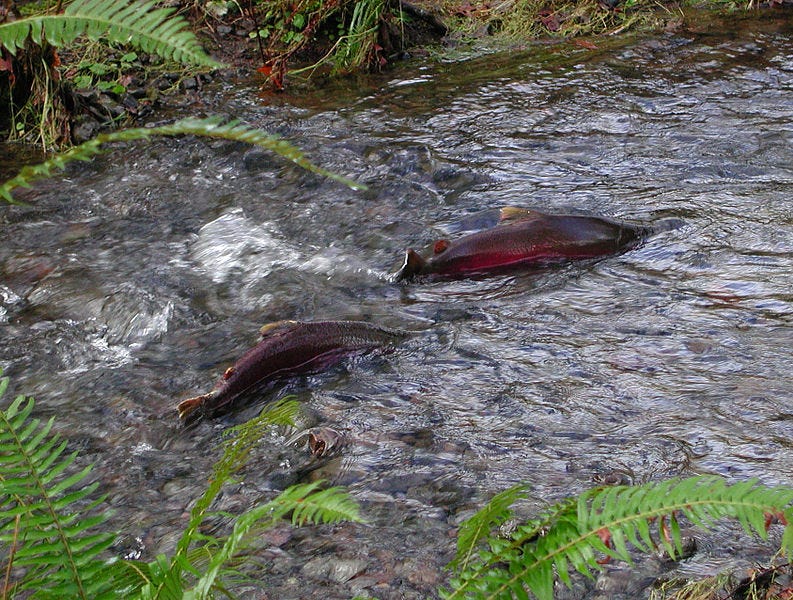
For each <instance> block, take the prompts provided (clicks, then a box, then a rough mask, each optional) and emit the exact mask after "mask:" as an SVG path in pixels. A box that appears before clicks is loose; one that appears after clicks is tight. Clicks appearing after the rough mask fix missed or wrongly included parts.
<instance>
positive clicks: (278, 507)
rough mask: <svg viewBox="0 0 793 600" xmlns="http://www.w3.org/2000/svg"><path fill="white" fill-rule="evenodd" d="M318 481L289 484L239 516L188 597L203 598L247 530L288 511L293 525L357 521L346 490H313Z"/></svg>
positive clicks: (270, 522) (264, 525) (272, 521)
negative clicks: (261, 503) (262, 503)
mask: <svg viewBox="0 0 793 600" xmlns="http://www.w3.org/2000/svg"><path fill="white" fill-rule="evenodd" d="M322 484H323V482H322V481H315V482H312V483H307V484H301V485H295V486H292V487H290V488H287V489H286V490H284V491H283V492H282V493H281V494H279V495H278V496H277V497H276V498H274V499H273V500H271V501H270V502H268V503H267V504H264V505H262V506H257V507H256V508H254V509H252V510H250V511H248V512H246V513H245V514H243V515H242V516H240V517H239V518H238V519H237V520H236V522H235V523H234V529H233V531H232V532H231V534H230V535H229V537H228V538H227V539H226V542H225V543H224V544H223V547H222V548H221V549H220V551H219V552H218V553H217V554H216V555H215V556H214V557H213V559H212V562H211V563H210V565H209V567H208V568H207V569H206V572H205V574H204V575H203V576H202V577H201V579H199V581H198V583H197V584H196V586H195V588H194V589H193V590H192V592H191V595H190V597H194V598H205V597H207V595H208V594H209V591H210V589H211V588H212V586H213V585H214V584H215V580H216V579H217V577H218V574H219V573H220V571H221V568H222V567H223V565H225V564H226V563H228V562H229V561H230V560H231V559H232V558H233V557H234V556H235V555H236V554H237V553H239V552H240V550H241V549H242V548H243V547H244V545H245V541H246V539H248V538H249V535H250V533H251V531H252V530H254V529H255V530H259V529H262V528H267V527H271V526H273V525H275V524H277V523H278V522H280V521H281V519H283V518H284V517H285V516H286V515H287V514H289V513H290V512H291V513H292V523H293V524H295V525H305V524H306V523H313V524H318V523H337V522H339V521H358V522H360V521H361V517H360V514H359V511H358V505H357V503H356V502H355V501H354V500H353V499H352V498H350V496H349V495H348V494H347V493H346V492H344V491H343V490H341V489H339V488H328V489H325V490H321V491H317V489H318V488H319V487H320V486H321V485H322Z"/></svg>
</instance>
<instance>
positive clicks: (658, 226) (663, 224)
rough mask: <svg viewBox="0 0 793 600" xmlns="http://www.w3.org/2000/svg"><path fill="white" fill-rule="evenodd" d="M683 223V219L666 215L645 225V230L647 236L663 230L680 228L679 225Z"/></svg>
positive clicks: (681, 225) (683, 224)
mask: <svg viewBox="0 0 793 600" xmlns="http://www.w3.org/2000/svg"><path fill="white" fill-rule="evenodd" d="M685 224H686V222H685V221H684V220H683V219H679V218H677V217H666V218H664V219H659V220H658V221H656V222H655V223H653V224H652V225H651V226H649V227H645V230H646V232H647V235H648V236H649V235H654V234H656V233H661V232H664V231H673V230H675V229H680V228H681V227H683V226H685Z"/></svg>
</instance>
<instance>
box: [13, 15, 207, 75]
mask: <svg viewBox="0 0 793 600" xmlns="http://www.w3.org/2000/svg"><path fill="white" fill-rule="evenodd" d="M156 4H157V3H156V2H154V1H150V0H146V1H143V2H135V1H131V0H75V1H74V2H72V3H71V4H69V5H68V6H67V7H66V10H65V11H64V12H63V14H53V15H47V14H45V15H33V16H29V17H25V18H22V19H18V20H16V21H11V22H9V23H2V24H0V46H2V47H4V48H6V49H7V50H8V51H9V52H11V53H16V51H17V50H18V49H20V48H24V47H25V44H26V43H27V40H28V39H32V40H33V41H34V42H35V43H37V44H42V43H43V42H44V41H45V40H46V42H47V43H49V44H51V45H53V46H56V47H60V46H66V45H69V44H71V43H72V42H74V40H75V39H77V37H79V36H81V35H85V36H87V37H88V38H89V39H91V40H101V41H103V42H117V43H122V44H130V45H132V46H134V47H136V48H140V49H141V50H143V51H145V52H150V53H154V54H158V55H160V56H162V57H163V58H166V59H171V60H174V61H176V62H181V63H185V64H192V65H199V66H205V67H218V66H220V64H219V63H218V62H216V61H215V60H213V59H212V58H210V57H209V56H208V55H207V54H206V53H205V52H204V50H203V49H202V48H201V46H200V44H199V43H198V40H197V39H196V37H195V36H194V35H193V33H192V32H191V31H189V30H187V29H186V28H185V26H186V22H185V21H184V19H182V18H181V17H175V16H173V10H172V9H168V8H156Z"/></svg>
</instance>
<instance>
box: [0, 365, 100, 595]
mask: <svg viewBox="0 0 793 600" xmlns="http://www.w3.org/2000/svg"><path fill="white" fill-rule="evenodd" d="M7 385H8V379H7V378H3V379H0V396H1V395H2V394H3V392H5V390H6V388H7ZM33 406H34V401H33V399H31V398H25V397H23V396H19V397H17V398H16V399H15V400H14V401H13V402H12V403H11V405H10V406H9V407H8V408H7V409H6V410H4V411H0V515H1V516H2V517H3V518H4V519H5V520H4V521H3V522H2V523H0V542H2V543H5V544H8V545H9V547H11V546H12V545H15V552H14V564H15V565H16V566H18V567H26V569H23V570H24V575H23V579H22V580H21V581H18V582H16V583H15V584H14V587H15V589H18V590H20V591H22V592H24V591H26V590H35V591H36V593H38V594H39V595H50V594H52V595H67V596H69V597H77V598H98V597H101V596H102V595H106V594H108V593H109V589H108V588H107V586H106V580H105V579H104V577H101V576H100V575H101V568H103V567H104V566H105V564H106V563H105V561H102V560H100V559H99V555H100V554H101V553H102V552H103V551H104V550H105V549H106V548H107V547H108V546H109V545H110V544H111V543H112V542H113V539H114V536H112V535H111V534H104V533H94V529H95V528H96V527H97V526H99V525H101V524H102V523H103V522H104V521H105V520H106V517H105V516H104V515H96V516H91V517H88V516H86V515H85V509H84V508H80V507H79V506H75V505H76V504H78V503H84V502H85V500H86V499H87V498H88V497H89V496H90V495H91V494H92V493H93V492H94V490H95V489H96V485H97V484H91V485H88V486H85V485H83V484H84V481H85V479H86V477H87V476H88V475H89V473H90V471H91V468H90V467H87V468H84V469H81V470H79V471H77V472H75V473H71V474H68V469H69V467H71V466H72V464H73V462H74V460H75V457H76V455H75V454H69V455H66V456H65V457H64V456H63V451H64V449H65V443H64V442H62V441H60V440H59V439H58V437H57V436H52V435H50V428H51V426H52V421H51V420H50V421H48V422H47V423H45V424H44V425H41V423H40V421H39V420H37V419H31V418H30V415H31V413H32V410H33ZM100 500H101V499H100ZM96 502H98V501H96ZM96 502H94V503H92V504H90V505H89V507H88V510H90V508H91V507H92V506H94V505H95V504H96ZM12 517H13V518H12ZM91 573H94V574H95V576H94V577H91V576H90V574H91Z"/></svg>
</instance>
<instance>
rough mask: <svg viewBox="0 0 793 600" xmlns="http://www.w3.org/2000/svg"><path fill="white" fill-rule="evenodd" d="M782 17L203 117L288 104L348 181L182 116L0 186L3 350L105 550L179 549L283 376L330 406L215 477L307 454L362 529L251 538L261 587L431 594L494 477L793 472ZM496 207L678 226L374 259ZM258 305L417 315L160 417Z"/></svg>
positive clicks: (258, 121) (620, 591)
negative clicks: (509, 261)
mask: <svg viewBox="0 0 793 600" xmlns="http://www.w3.org/2000/svg"><path fill="white" fill-rule="evenodd" d="M792 29H793V28H792V27H791V26H790V24H789V23H788V22H786V21H784V20H780V21H775V20H773V19H772V18H770V17H768V16H766V18H765V19H764V20H763V21H760V22H750V23H748V24H746V25H745V26H736V27H735V28H734V29H729V28H725V29H723V30H722V31H721V32H720V33H719V34H718V35H714V34H710V35H707V34H698V33H694V32H687V31H686V32H682V33H676V34H669V35H665V36H661V37H657V38H651V39H644V40H640V41H636V42H633V43H629V44H627V45H626V44H624V43H623V44H621V45H616V44H615V45H614V46H613V47H607V46H604V47H603V48H601V49H596V50H591V49H583V48H580V47H577V46H574V45H572V44H569V45H559V46H552V47H543V48H540V49H536V50H532V51H527V52H525V53H512V54H501V55H491V56H487V57H485V58H472V59H470V60H467V61H463V62H461V63H449V64H445V63H441V64H437V63H427V64H424V63H422V62H420V61H418V62H413V63H411V64H408V65H405V66H400V67H398V68H397V69H396V70H394V71H390V72H388V73H384V74H382V75H378V76H373V77H370V78H359V79H355V80H342V81H339V82H337V83H333V84H329V85H328V86H327V87H324V88H322V89H319V90H317V91H316V92H314V93H312V94H310V95H308V96H301V95H299V94H297V93H295V94H293V95H290V94H289V93H287V94H285V95H281V96H276V97H272V96H261V95H260V94H259V92H258V90H257V88H256V83H255V82H251V81H237V82H227V83H225V84H223V85H222V86H218V88H216V89H215V90H214V91H209V92H206V95H205V104H204V105H198V106H197V108H195V110H194V114H197V113H201V112H202V111H203V112H205V113H206V114H218V113H220V114H228V115H230V116H234V117H237V118H241V119H243V120H244V121H245V122H246V123H248V124H250V125H253V126H257V127H260V128H263V129H265V130H267V131H271V132H275V133H279V134H281V135H282V136H284V137H285V138H287V139H288V140H290V141H293V142H294V143H295V144H296V145H298V146H299V147H300V148H301V149H303V150H304V151H305V152H306V153H307V154H308V155H309V156H310V157H311V158H312V160H314V161H315V162H316V163H317V164H319V165H322V166H323V167H326V168H328V169H331V170H334V171H336V172H338V173H341V174H343V175H346V176H349V177H352V178H355V179H357V180H359V181H361V182H363V183H365V184H366V185H368V187H369V189H368V191H366V192H356V191H352V190H350V189H347V188H346V187H344V186H342V185H340V184H337V183H334V182H332V181H330V180H327V179H324V178H321V177H318V176H316V175H313V174H310V173H307V172H305V171H303V170H301V169H300V168H298V167H296V166H294V165H292V164H291V163H287V162H285V161H283V160H281V159H280V158H278V157H275V156H273V155H271V154H269V153H268V152H266V151H264V150H260V149H251V148H250V147H247V146H245V145H243V144H237V143H228V142H222V141H207V140H197V139H193V138H184V139H163V140H156V141H152V142H150V143H147V144H137V145H130V146H126V147H123V148H119V149H117V150H115V151H114V152H112V153H111V154H108V155H106V156H105V157H102V158H99V159H97V160H96V161H94V162H93V163H91V164H88V165H83V164H80V165H77V166H73V167H71V168H70V169H69V170H68V171H67V173H66V174H65V175H63V176H57V177H54V178H53V179H50V180H47V181H45V182H42V183H41V184H40V185H38V186H37V187H36V188H35V190H34V191H32V192H27V193H25V194H23V196H22V197H23V199H25V200H27V201H28V202H30V203H31V207H29V208H24V207H4V208H2V209H0V219H2V222H3V226H2V231H3V238H2V242H1V243H0V267H2V280H0V366H2V368H3V369H4V371H5V374H6V375H8V376H10V377H11V379H12V389H13V393H25V394H30V395H34V396H35V397H36V398H37V401H38V403H37V407H38V412H39V413H40V414H41V415H44V416H47V415H56V416H57V425H56V427H57V429H58V431H59V432H60V433H61V434H62V435H64V436H66V437H67V438H68V439H69V440H70V447H72V448H73V449H75V450H80V452H81V456H82V457H83V459H84V460H85V461H86V462H87V461H92V462H95V463H96V464H97V466H96V469H95V471H94V476H95V477H96V478H97V480H99V481H100V482H101V486H102V487H101V489H102V490H103V491H104V492H105V493H107V495H108V502H109V505H110V507H111V508H112V509H113V511H114V512H113V516H112V520H111V523H112V525H113V526H114V527H117V528H118V529H119V530H120V531H121V532H122V534H123V535H122V538H121V542H120V544H119V545H118V546H117V547H116V548H115V551H116V552H118V554H119V555H126V556H140V557H142V558H145V559H151V558H152V557H153V556H154V555H156V554H157V553H158V552H168V551H170V550H172V548H173V544H174V542H175V539H176V538H177V536H178V535H179V533H180V532H181V530H182V528H183V527H184V525H185V523H186V515H187V511H188V510H189V508H190V506H191V502H192V501H193V500H194V499H195V498H197V497H198V496H199V495H200V493H201V492H202V491H203V489H204V486H205V485H206V482H207V477H208V475H209V473H210V469H211V465H212V464H213V462H214V461H215V460H216V459H217V458H218V456H219V451H218V443H219V442H220V440H221V434H222V432H223V431H224V430H225V429H227V428H228V427H229V426H231V425H232V424H235V423H240V422H243V421H244V420H246V419H248V418H250V417H252V416H254V415H256V414H258V412H259V411H260V410H261V408H262V407H263V406H264V405H265V403H266V402H268V401H270V400H272V399H274V398H277V397H281V396H284V395H288V394H294V395H295V396H296V397H297V398H298V399H300V401H301V404H302V406H303V408H304V414H303V416H302V417H301V422H300V423H299V425H300V427H303V428H305V427H310V426H315V425H323V426H328V427H332V428H335V429H337V430H339V431H340V432H342V433H344V434H345V435H346V438H347V443H346V446H345V447H344V449H343V452H342V453H341V455H340V456H338V457H336V458H334V459H333V460H330V461H321V462H319V463H315V462H312V459H311V457H310V456H309V455H308V453H307V452H306V450H305V449H304V448H300V447H298V446H288V445H287V444H286V442H287V440H288V439H289V437H290V436H291V434H292V433H294V432H293V431H286V430H279V431H274V432H273V434H272V435H271V436H269V437H268V438H267V439H265V440H263V441H262V447H261V448H260V449H259V450H257V453H256V456H255V458H254V460H253V461H252V462H251V464H250V466H249V467H248V468H247V469H246V470H245V472H244V475H243V478H242V480H241V482H240V483H239V484H238V485H236V486H233V487H231V488H230V490H229V491H228V492H226V493H224V495H223V497H222V498H221V500H220V506H219V508H221V509H224V510H230V511H237V512H239V511H241V510H243V509H245V508H249V507H251V506H253V505H255V504H256V503H259V502H262V501H264V500H266V499H269V498H271V497H272V496H273V495H274V494H275V493H276V492H277V491H279V490H281V489H283V488H284V487H285V486H287V485H289V484H291V483H295V482H297V481H306V480H311V479H316V478H326V479H329V480H331V481H332V482H334V483H337V484H340V485H344V486H345V487H346V488H347V489H348V490H349V491H350V492H351V494H352V495H353V496H354V497H355V498H356V499H357V500H358V501H359V502H360V503H361V505H362V509H363V514H364V515H365V516H366V518H367V520H368V524H366V525H349V524H345V525H340V526H334V527H329V526H328V527H318V528H308V529H305V530H299V531H294V530H290V529H289V528H288V527H283V528H279V529H277V530H275V531H274V532H271V533H269V534H268V535H267V536H265V537H264V538H263V539H262V540H261V547H262V551H261V554H262V557H263V558H264V559H265V562H266V564H267V565H268V566H267V567H266V568H263V570H262V571H261V572H260V573H259V576H261V577H262V578H264V579H265V580H266V581H267V583H268V586H269V588H268V589H269V591H268V596H267V597H270V598H281V599H290V598H295V599H297V598H323V599H331V598H349V597H352V596H353V595H355V594H357V593H362V594H370V595H372V596H375V597H378V598H423V597H433V596H434V594H435V589H436V588H437V586H438V585H439V584H440V583H442V582H443V580H444V576H445V575H444V571H443V565H444V564H445V563H446V562H447V561H448V560H449V559H450V558H451V556H452V554H453V548H454V543H455V530H456V527H457V525H458V524H459V522H460V521H461V520H462V519H464V518H466V517H467V516H470V514H472V512H473V510H475V509H476V508H478V507H479V506H481V505H482V503H483V502H485V501H486V500H487V499H489V498H490V497H491V496H492V495H493V494H495V493H496V492H498V491H500V490H502V489H504V488H506V487H508V486H510V485H512V484H515V483H517V482H526V483H528V484H530V485H531V492H530V498H529V499H528V500H527V501H526V502H524V503H523V504H522V505H520V507H519V510H520V512H521V514H532V512H534V511H536V510H538V509H539V508H540V507H542V506H544V505H545V503H546V502H549V501H555V500H558V499H561V498H563V497H565V496H568V495H572V494H576V493H578V492H581V491H583V490H586V489H588V488H590V487H592V486H593V485H596V484H598V483H599V482H602V481H604V480H607V481H623V482H636V483H640V482H646V481H656V480H663V479H667V478H670V477H674V476H686V475H691V474H709V473H710V474H713V473H715V474H719V475H723V476H726V477H727V478H728V479H730V480H731V481H739V480H745V479H748V478H753V477H756V478H758V479H759V480H760V481H762V482H763V483H765V484H769V485H791V484H793V476H792V475H791V473H793V452H792V451H791V450H792V448H791V446H793V435H792V434H793V410H792V409H791V390H793V372H792V371H791V368H790V364H791V363H790V360H791V359H790V348H791V346H792V345H793V333H792V332H791V321H792V320H793V292H791V284H792V283H793V276H791V273H793V203H791V200H790V194H791V191H792V188H793V170H792V168H791V165H793V38H791V36H790V34H791V32H792V31H791V30H792ZM503 205H520V206H526V207H531V208H535V209H540V210H547V211H552V212H566V211H575V212H584V213H590V214H600V215H606V216H609V217H613V218H617V219H624V220H627V221H631V222H635V223H642V224H653V223H657V222H659V221H662V220H669V219H679V220H680V225H679V226H678V227H676V228H671V229H667V230H664V231H660V232H659V233H657V234H656V235H654V236H652V237H651V238H649V239H648V240H647V241H646V242H645V243H644V244H643V245H641V246H640V247H638V248H637V249H634V250H632V251H630V252H627V253H625V254H622V255H619V256H613V257H608V258H605V259H602V260H597V261H588V262H585V263H580V264H573V265H564V266H559V267H556V268H552V269H547V270H544V271H535V272H531V273H508V274H501V275H498V276H494V277H491V278H477V279H475V280H462V281H443V282H416V283H410V284H394V283H391V282H390V281H389V280H388V274H389V273H390V272H393V270H395V268H396V267H398V266H399V263H400V259H401V254H402V253H403V252H404V250H405V249H406V248H408V247H416V248H422V247H424V246H426V245H427V244H428V243H430V242H432V241H433V240H435V239H437V238H439V237H454V236H456V235H460V234H462V233H463V232H464V231H466V230H473V229H476V228H479V227H482V226H486V225H488V224H489V219H490V218H491V216H492V212H489V209H492V208H493V207H498V206H503ZM280 319H361V320H366V321H370V322H373V323H379V324H382V325H387V326H391V327H399V328H403V329H407V330H410V331H412V332H413V335H412V336H411V337H410V339H409V340H407V341H406V342H404V343H403V344H401V345H400V346H399V347H398V348H397V349H396V350H395V351H394V352H391V353H388V354H384V355H376V356H366V357H359V358H356V359H353V360H350V361H348V362H346V363H344V364H343V365H342V366H340V367H337V368H334V369H331V370H330V371H329V372H326V373H322V374H317V375H312V376H309V377H305V378H302V379H298V380H296V381H293V382H291V383H289V384H286V385H282V386H278V387H276V388H275V389H272V390H269V391H266V392H263V393H261V394H259V395H258V396H256V397H253V398H250V399H249V400H250V401H249V403H247V404H246V405H244V406H240V407H238V408H237V409H236V410H235V411H233V412H231V413H229V414H228V415H226V416H224V417H221V418H218V419H214V420H210V421H203V422H201V423H199V424H198V425H196V426H194V427H190V428H184V427H182V426H180V424H179V423H178V421H177V418H176V412H175V409H174V407H175V404H176V403H177V401H179V400H181V399H184V398H187V397H189V396H191V395H196V394H197V393H202V392H205V391H208V390H209V389H210V388H211V387H212V385H213V384H214V382H215V381H216V379H217V377H218V376H219V375H220V374H221V373H222V372H223V370H224V369H225V368H226V367H228V366H229V365H230V364H231V363H232V362H233V361H234V359H235V358H236V357H237V356H239V355H240V354H241V353H242V352H243V351H245V350H246V349H247V348H249V347H250V346H252V345H253V344H254V343H255V342H256V340H257V329H258V328H259V327H260V326H261V325H262V324H264V323H267V322H270V321H275V320H280ZM5 401H6V402H8V401H9V397H8V396H7V397H6V398H5ZM774 543H776V542H774V540H772V541H771V542H768V543H765V542H762V541H754V540H752V539H751V538H748V537H746V536H742V535H740V534H739V532H738V530H737V529H736V528H735V527H732V526H730V525H727V524H725V525H720V526H719V527H718V528H717V529H716V530H715V532H713V533H710V534H707V535H701V536H699V537H698V550H697V552H696V553H695V554H694V556H692V557H691V558H690V559H688V560H687V561H684V562H682V563H680V564H670V563H667V562H664V561H662V560H657V559H652V558H648V559H645V560H643V561H640V563H639V565H638V566H637V567H635V568H628V567H625V566H623V565H619V564H614V565H610V566H608V569H607V572H606V573H605V574H604V575H602V576H600V577H599V578H598V579H597V582H596V583H585V582H579V583H577V584H576V586H577V587H576V588H575V589H574V590H573V591H571V592H564V591H561V592H560V597H574V598H584V597H586V598H619V597H624V598H636V597H643V596H646V594H647V593H648V592H647V589H648V586H650V585H651V584H652V581H653V580H654V579H656V578H658V577H664V576H671V575H676V574H682V575H704V574H710V573H714V572H717V571H719V570H721V569H725V568H736V567H745V566H746V565H748V564H751V562H752V561H754V560H759V559H761V558H763V557H766V558H767V556H768V555H769V554H770V553H771V552H773V549H774ZM253 594H254V592H251V597H255V596H254V595H253ZM259 597H260V596H259Z"/></svg>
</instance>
